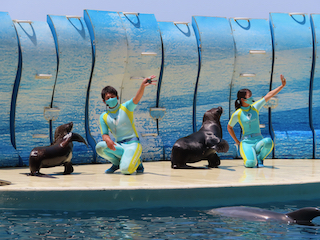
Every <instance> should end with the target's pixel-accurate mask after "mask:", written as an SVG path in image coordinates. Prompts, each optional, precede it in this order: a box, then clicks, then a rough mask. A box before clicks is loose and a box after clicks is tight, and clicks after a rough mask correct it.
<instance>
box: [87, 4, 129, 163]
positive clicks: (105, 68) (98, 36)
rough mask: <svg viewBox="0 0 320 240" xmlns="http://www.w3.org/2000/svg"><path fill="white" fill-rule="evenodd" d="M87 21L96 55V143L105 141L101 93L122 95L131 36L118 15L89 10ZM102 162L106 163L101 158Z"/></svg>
mask: <svg viewBox="0 0 320 240" xmlns="http://www.w3.org/2000/svg"><path fill="white" fill-rule="evenodd" d="M84 19H85V21H86V23H87V26H88V29H89V32H90V36H91V41H92V44H93V48H94V54H95V55H94V56H95V61H94V67H93V72H92V77H91V83H90V92H89V99H88V119H89V129H90V135H91V137H92V138H93V139H94V142H95V143H96V142H99V141H101V140H102V137H101V130H100V123H99V117H100V115H101V113H102V112H104V111H105V109H106V105H105V104H104V103H103V101H102V99H101V90H102V89H103V88H104V87H105V86H107V85H111V86H113V87H114V88H116V89H117V91H118V93H119V95H120V94H121V86H122V80H123V78H124V72H125V67H126V62H127V37H126V31H125V29H124V28H123V24H122V21H121V18H120V15H119V13H117V12H107V11H95V10H85V11H84ZM88 140H89V139H88ZM95 143H93V144H91V145H95ZM99 161H102V162H105V161H106V160H104V159H103V158H100V157H99Z"/></svg>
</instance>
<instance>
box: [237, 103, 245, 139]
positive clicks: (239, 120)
mask: <svg viewBox="0 0 320 240" xmlns="http://www.w3.org/2000/svg"><path fill="white" fill-rule="evenodd" d="M237 111H239V113H238V123H239V124H240V126H241V129H242V130H243V133H242V134H243V135H244V134H245V131H244V127H243V125H242V122H241V118H240V117H241V113H242V109H239V110H237Z"/></svg>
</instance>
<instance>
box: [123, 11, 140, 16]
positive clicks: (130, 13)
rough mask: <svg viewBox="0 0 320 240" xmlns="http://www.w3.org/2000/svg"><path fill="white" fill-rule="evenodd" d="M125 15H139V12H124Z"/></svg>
mask: <svg viewBox="0 0 320 240" xmlns="http://www.w3.org/2000/svg"><path fill="white" fill-rule="evenodd" d="M123 15H136V16H138V15H139V13H137V12H123Z"/></svg>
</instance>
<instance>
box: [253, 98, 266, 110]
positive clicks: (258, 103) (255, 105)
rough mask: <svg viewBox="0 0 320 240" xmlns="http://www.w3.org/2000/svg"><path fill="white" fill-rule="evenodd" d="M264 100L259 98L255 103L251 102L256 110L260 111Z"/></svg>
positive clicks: (264, 102)
mask: <svg viewBox="0 0 320 240" xmlns="http://www.w3.org/2000/svg"><path fill="white" fill-rule="evenodd" d="M266 103H267V102H266V100H265V99H264V98H261V99H260V100H258V101H256V102H255V103H253V104H252V105H253V107H254V108H255V109H257V110H258V111H260V109H261V108H262V107H263V106H264V105H265V104H266Z"/></svg>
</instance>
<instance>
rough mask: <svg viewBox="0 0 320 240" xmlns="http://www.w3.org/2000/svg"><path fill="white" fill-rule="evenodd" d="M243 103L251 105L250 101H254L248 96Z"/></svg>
mask: <svg viewBox="0 0 320 240" xmlns="http://www.w3.org/2000/svg"><path fill="white" fill-rule="evenodd" d="M245 103H247V104H249V105H251V104H252V103H254V100H253V98H252V97H249V98H247V99H246V100H245Z"/></svg>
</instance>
